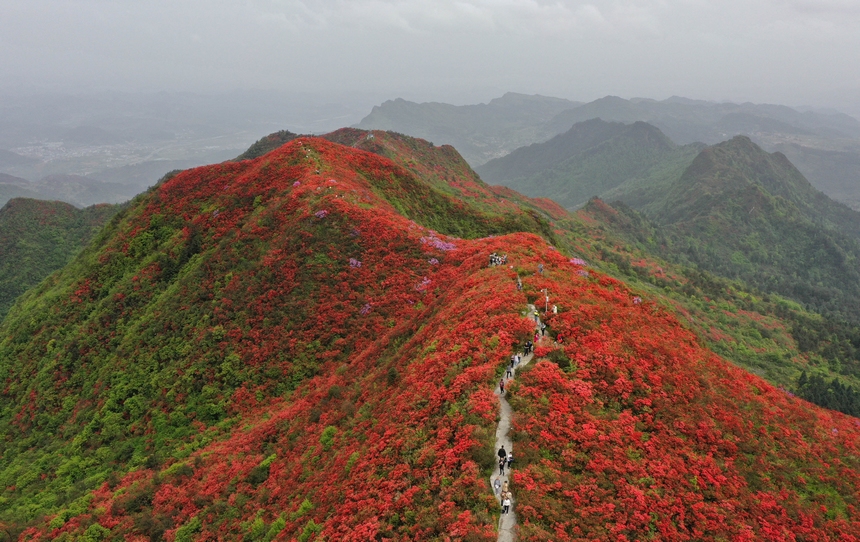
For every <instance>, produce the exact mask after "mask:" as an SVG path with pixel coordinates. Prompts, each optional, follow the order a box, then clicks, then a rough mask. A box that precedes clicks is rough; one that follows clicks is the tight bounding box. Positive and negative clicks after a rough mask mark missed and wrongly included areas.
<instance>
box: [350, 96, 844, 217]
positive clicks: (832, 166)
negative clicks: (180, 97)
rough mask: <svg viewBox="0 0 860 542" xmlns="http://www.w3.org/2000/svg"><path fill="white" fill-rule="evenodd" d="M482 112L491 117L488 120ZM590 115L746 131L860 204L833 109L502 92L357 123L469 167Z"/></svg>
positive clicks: (702, 132) (711, 138)
mask: <svg viewBox="0 0 860 542" xmlns="http://www.w3.org/2000/svg"><path fill="white" fill-rule="evenodd" d="M514 98H516V99H514ZM526 104H528V107H530V108H531V109H532V110H535V112H534V113H531V114H527V115H520V114H518V111H528V110H529V109H528V108H527V107H526ZM501 112H504V114H502V113H501ZM487 117H489V118H492V122H488V121H487V120H485V119H486V118H487ZM594 118H600V119H602V120H604V121H608V122H623V123H628V124H629V123H633V122H636V121H643V122H648V123H649V124H651V125H653V126H656V127H657V128H659V129H660V130H661V131H662V132H663V133H664V134H665V135H666V136H668V137H669V138H670V139H671V140H672V141H673V142H674V143H676V144H679V145H685V144H688V143H696V142H702V143H705V144H715V143H719V142H721V141H725V140H727V139H730V138H732V137H734V136H735V135H746V136H748V137H750V138H751V139H752V140H753V141H755V142H756V143H758V144H759V145H761V146H762V147H763V148H765V149H766V150H768V151H771V152H772V151H776V150H779V151H781V152H783V153H784V154H786V156H788V157H789V158H790V159H791V160H792V161H793V162H794V163H795V165H796V166H797V167H798V169H800V171H801V172H803V174H804V175H805V176H806V177H807V178H808V179H809V181H810V182H811V183H812V184H813V186H815V187H816V188H818V189H819V190H821V191H822V192H824V193H826V194H828V195H829V196H831V197H833V198H835V199H838V200H839V201H842V202H844V203H846V204H848V205H851V206H853V207H855V208H860V121H857V120H856V119H854V118H853V117H850V116H848V115H844V114H841V113H835V112H832V113H830V112H815V111H798V110H795V109H792V108H790V107H786V106H780V105H768V104H751V103H744V104H733V103H716V102H706V101H701V100H690V99H686V98H679V97H672V98H669V99H666V100H662V101H657V100H649V99H641V98H637V99H631V100H625V99H622V98H619V97H616V96H607V97H605V98H601V99H599V100H595V101H593V102H589V103H586V104H580V103H576V102H566V101H560V100H558V99H556V98H546V97H542V96H522V95H510V94H507V95H505V96H504V97H502V98H498V99H496V100H493V101H491V102H490V103H489V104H486V105H483V104H481V105H475V106H451V105H447V104H416V103H412V102H407V101H404V100H394V101H388V102H385V103H384V104H382V105H380V106H377V107H375V108H374V109H373V111H372V112H371V113H370V114H369V115H368V116H367V117H365V118H364V119H363V120H362V121H361V122H360V123H359V124H358V125H357V126H358V127H361V128H368V129H370V128H373V129H386V130H394V131H398V132H403V133H405V134H408V135H412V136H416V137H423V138H425V139H428V140H431V141H434V142H436V143H448V144H451V145H454V146H455V147H456V148H457V149H460V150H461V152H462V154H463V156H464V157H465V158H466V159H467V160H468V161H469V163H470V164H471V165H472V166H473V167H479V166H482V165H483V164H485V163H486V162H488V161H490V160H491V159H493V158H498V157H501V156H504V155H506V154H507V153H509V152H512V151H513V150H515V149H517V148H519V147H523V146H527V145H529V144H532V143H540V142H544V141H547V140H549V139H551V138H552V137H553V136H556V135H558V134H562V133H565V132H567V131H568V130H570V128H571V127H572V126H573V125H574V124H576V123H579V122H583V121H586V120H591V119H594Z"/></svg>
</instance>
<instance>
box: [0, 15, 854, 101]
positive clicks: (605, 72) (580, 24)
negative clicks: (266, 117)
mask: <svg viewBox="0 0 860 542" xmlns="http://www.w3.org/2000/svg"><path fill="white" fill-rule="evenodd" d="M0 87H2V88H6V89H24V90H27V89H30V88H46V89H52V90H61V91H62V90H86V89H118V90H146V91H152V90H190V91H225V90H231V89H237V88H238V89H254V88H260V89H284V90H296V91H313V92H324V93H330V94H332V95H337V94H346V93H351V92H356V93H370V94H374V95H377V94H378V95H380V96H386V97H390V98H394V97H398V96H402V97H405V98H408V99H416V100H422V101H423V100H438V101H450V102H454V103H473V102H476V101H486V100H488V99H490V98H492V97H495V96H499V95H501V94H502V93H503V92H505V91H508V90H511V91H517V92H526V93H540V94H546V95H553V96H561V97H566V98H571V99H579V100H590V99H594V98H597V97H601V96H604V95H607V94H616V95H620V96H623V97H633V96H646V97H653V98H658V99H659V98H665V97H668V96H671V95H682V96H687V97H690V98H701V99H713V100H723V99H729V100H733V101H738V100H751V101H756V102H772V103H784V104H788V105H803V104H811V105H817V106H828V105H831V106H837V107H843V108H844V107H845V106H846V104H860V0H712V1H709V0H614V1H613V0H593V1H572V0H561V1H551V0H432V1H405V0H352V1H347V0H340V1H339V0H314V1H310V0H305V1H300V0H244V1H240V0H235V1H234V0H205V1H203V0H147V1H146V2H141V1H132V0H0ZM852 108H853V106H852V107H849V109H852Z"/></svg>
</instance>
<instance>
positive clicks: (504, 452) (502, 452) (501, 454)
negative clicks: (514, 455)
mask: <svg viewBox="0 0 860 542" xmlns="http://www.w3.org/2000/svg"><path fill="white" fill-rule="evenodd" d="M496 455H497V456H499V459H501V458H503V457H508V452H507V450H505V445H504V444H502V447H501V448H499V451H498V453H496Z"/></svg>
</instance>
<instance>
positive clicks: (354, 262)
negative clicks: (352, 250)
mask: <svg viewBox="0 0 860 542" xmlns="http://www.w3.org/2000/svg"><path fill="white" fill-rule="evenodd" d="M349 266H350V267H352V268H356V267H361V262H360V261H358V260H356V259H355V258H350V259H349Z"/></svg>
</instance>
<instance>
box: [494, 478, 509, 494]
mask: <svg viewBox="0 0 860 542" xmlns="http://www.w3.org/2000/svg"><path fill="white" fill-rule="evenodd" d="M496 480H498V478H496ZM507 492H508V481H507V480H505V483H504V484H502V494H505V493H507Z"/></svg>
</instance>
